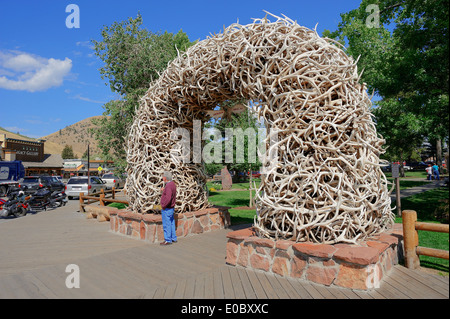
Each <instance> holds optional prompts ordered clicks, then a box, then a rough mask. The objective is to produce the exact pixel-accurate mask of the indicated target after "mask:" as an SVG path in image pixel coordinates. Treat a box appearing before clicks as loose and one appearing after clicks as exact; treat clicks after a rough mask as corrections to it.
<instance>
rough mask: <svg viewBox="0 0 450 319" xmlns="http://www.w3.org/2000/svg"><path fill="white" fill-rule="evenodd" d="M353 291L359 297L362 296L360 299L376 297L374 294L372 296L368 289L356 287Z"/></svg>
mask: <svg viewBox="0 0 450 319" xmlns="http://www.w3.org/2000/svg"><path fill="white" fill-rule="evenodd" d="M352 292H353V293H354V294H355V295H357V296H358V298H360V299H374V298H373V296H371V295H370V294H369V292H368V291H362V290H357V289H355V290H352Z"/></svg>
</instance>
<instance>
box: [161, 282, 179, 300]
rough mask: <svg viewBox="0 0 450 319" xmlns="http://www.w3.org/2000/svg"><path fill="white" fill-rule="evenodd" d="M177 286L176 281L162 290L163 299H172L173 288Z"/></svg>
mask: <svg viewBox="0 0 450 319" xmlns="http://www.w3.org/2000/svg"><path fill="white" fill-rule="evenodd" d="M176 287H177V283H173V284H170V285H168V286H167V287H166V291H165V292H164V297H163V298H164V299H173V298H174V295H175V289H176Z"/></svg>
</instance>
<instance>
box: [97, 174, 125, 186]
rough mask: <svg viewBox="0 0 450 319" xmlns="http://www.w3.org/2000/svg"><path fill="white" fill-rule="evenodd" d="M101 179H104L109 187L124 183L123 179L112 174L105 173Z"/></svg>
mask: <svg viewBox="0 0 450 319" xmlns="http://www.w3.org/2000/svg"><path fill="white" fill-rule="evenodd" d="M102 180H104V181H105V182H106V185H107V186H108V187H110V188H113V187H115V188H116V189H117V188H122V187H123V186H124V185H125V181H124V180H123V179H122V178H120V177H118V176H116V175H114V174H105V175H103V176H102Z"/></svg>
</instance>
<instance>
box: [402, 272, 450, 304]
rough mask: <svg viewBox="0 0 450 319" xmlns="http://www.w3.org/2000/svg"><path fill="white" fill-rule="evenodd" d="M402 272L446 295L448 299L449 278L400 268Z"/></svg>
mask: <svg viewBox="0 0 450 319" xmlns="http://www.w3.org/2000/svg"><path fill="white" fill-rule="evenodd" d="M399 269H401V270H402V271H404V272H406V273H408V274H409V275H410V276H414V277H415V278H416V279H417V280H419V281H421V282H423V283H424V284H426V285H428V286H429V287H431V288H433V289H435V290H436V291H437V292H439V293H441V294H443V295H445V296H447V297H448V292H449V279H448V277H443V276H439V275H432V274H428V273H425V272H424V271H421V270H419V269H417V270H410V269H408V268H405V267H403V268H400V267H399Z"/></svg>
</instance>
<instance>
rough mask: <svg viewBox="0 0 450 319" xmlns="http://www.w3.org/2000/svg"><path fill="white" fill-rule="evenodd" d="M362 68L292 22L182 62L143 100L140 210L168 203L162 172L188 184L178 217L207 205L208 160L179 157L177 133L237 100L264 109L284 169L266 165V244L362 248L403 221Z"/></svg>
mask: <svg viewBox="0 0 450 319" xmlns="http://www.w3.org/2000/svg"><path fill="white" fill-rule="evenodd" d="M359 77H360V75H359V74H358V73H357V66H356V62H355V61H354V60H353V59H352V58H351V57H348V56H347V55H346V54H345V53H344V51H342V50H341V49H340V48H339V46H338V45H337V44H336V43H333V41H332V40H329V39H324V38H321V37H320V36H319V35H318V34H317V33H316V32H315V31H314V30H310V29H308V28H305V27H302V26H299V25H298V24H297V23H295V22H293V21H292V20H290V19H289V18H286V17H285V18H279V17H277V20H276V21H275V22H270V21H268V20H267V19H266V18H264V19H255V20H254V22H253V23H252V24H249V25H245V26H242V25H240V24H233V25H231V26H229V27H228V28H226V29H225V30H224V32H223V33H221V34H218V35H214V36H211V37H209V38H207V39H206V40H203V41H201V42H199V43H197V44H196V45H194V46H192V47H191V48H189V49H188V50H187V51H186V52H185V53H183V54H180V55H179V56H178V57H177V58H176V59H175V60H174V61H173V62H171V63H170V64H169V66H168V67H167V69H166V70H165V71H164V73H163V74H162V75H161V76H160V78H159V79H158V80H156V81H154V82H153V83H152V84H151V86H150V88H149V90H148V91H147V93H146V94H145V96H144V97H143V98H142V99H141V105H140V108H139V109H138V110H137V113H136V116H135V120H134V123H133V125H132V126H131V129H130V132H129V139H128V150H127V161H128V167H127V172H128V179H127V185H126V187H127V192H128V195H129V199H130V204H131V206H132V209H133V210H135V211H140V212H143V213H145V212H146V211H148V210H150V207H151V205H153V204H158V202H159V198H160V194H161V192H160V189H161V187H162V180H161V173H162V172H163V171H164V170H166V169H170V170H171V171H172V172H173V175H174V179H175V180H176V182H177V184H178V194H177V207H176V209H177V211H178V212H187V211H194V210H199V209H202V208H205V207H207V206H208V205H209V204H208V193H207V189H206V187H205V185H206V176H205V174H204V171H203V166H202V164H201V163H183V162H180V161H177V160H176V156H170V154H171V152H172V155H173V154H178V155H179V153H180V150H179V149H177V148H176V145H175V144H176V141H174V140H172V139H171V133H172V132H173V130H175V129H176V128H179V127H182V128H185V129H187V130H188V131H189V132H190V134H191V136H192V134H193V121H194V120H196V119H197V120H204V119H206V118H207V115H206V113H205V112H206V111H207V110H212V109H213V108H214V107H215V106H216V105H217V104H218V103H221V102H223V101H225V100H227V99H235V98H243V99H246V100H256V101H260V102H261V105H262V107H261V108H260V109H259V112H258V116H259V117H262V118H264V120H265V123H266V125H268V126H269V127H270V128H271V129H276V130H277V134H278V140H279V142H278V143H277V144H276V145H270V144H269V142H268V141H267V142H266V144H267V147H268V148H269V151H270V147H275V146H276V147H277V150H278V157H277V159H278V163H280V164H279V165H273V161H272V160H270V159H268V158H266V159H265V160H264V162H263V165H264V166H265V167H266V168H267V172H266V174H265V175H264V178H263V180H262V182H261V184H260V187H259V189H258V192H257V212H258V216H257V217H256V218H255V225H254V226H255V228H256V229H257V232H258V234H259V235H260V236H266V237H271V238H276V239H279V238H284V239H292V240H295V241H307V240H309V241H314V242H322V243H336V242H356V241H358V240H360V239H365V238H367V237H369V236H372V235H375V234H378V233H380V232H382V231H384V230H385V229H386V228H388V227H389V226H390V225H391V224H392V222H393V214H392V212H391V208H390V196H389V192H388V190H387V180H386V178H385V176H384V174H383V173H382V171H381V169H380V167H379V165H378V163H379V155H380V154H381V153H382V152H383V150H382V145H383V143H384V140H383V139H381V138H379V137H378V136H377V134H376V128H375V125H374V123H373V121H372V118H371V113H370V105H371V102H370V99H369V97H368V96H367V93H366V88H365V85H362V84H360V83H359Z"/></svg>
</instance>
